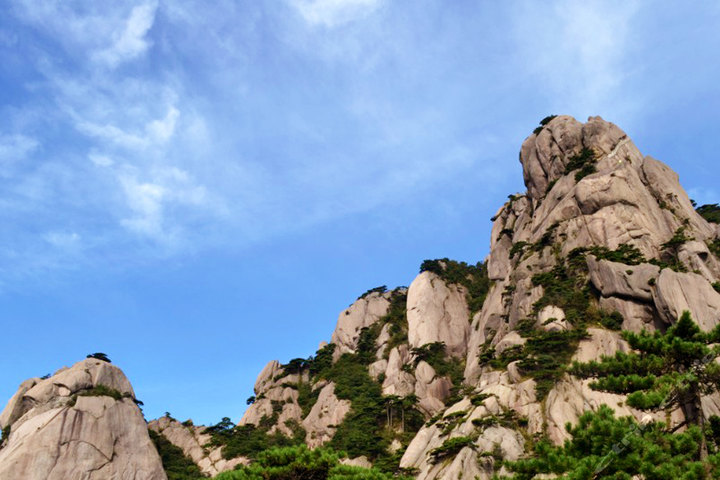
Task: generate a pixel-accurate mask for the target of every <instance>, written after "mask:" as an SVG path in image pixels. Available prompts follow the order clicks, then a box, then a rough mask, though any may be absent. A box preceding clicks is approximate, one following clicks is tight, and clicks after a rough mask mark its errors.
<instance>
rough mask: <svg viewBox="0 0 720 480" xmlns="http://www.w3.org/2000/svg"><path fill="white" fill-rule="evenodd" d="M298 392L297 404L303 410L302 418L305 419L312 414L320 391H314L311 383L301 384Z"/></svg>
mask: <svg viewBox="0 0 720 480" xmlns="http://www.w3.org/2000/svg"><path fill="white" fill-rule="evenodd" d="M297 390H298V398H297V402H298V405H299V406H300V409H301V410H302V416H303V418H305V417H307V415H308V414H309V413H310V410H312V407H314V406H315V403H317V399H318V396H319V395H320V389H319V388H318V389H316V390H313V389H312V385H311V384H310V382H300V383H299V384H298V389H297Z"/></svg>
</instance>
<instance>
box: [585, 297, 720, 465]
mask: <svg viewBox="0 0 720 480" xmlns="http://www.w3.org/2000/svg"><path fill="white" fill-rule="evenodd" d="M622 335H623V338H624V339H625V340H627V342H628V343H629V344H630V347H631V348H632V349H633V350H634V352H631V353H623V352H618V353H616V354H615V356H613V357H603V359H602V360H601V361H600V362H595V361H593V362H589V363H578V362H575V363H574V364H573V366H572V369H571V373H573V374H574V375H576V376H579V377H583V378H593V379H595V380H594V381H593V382H592V383H591V384H590V387H591V388H593V389H595V390H603V391H607V392H612V393H620V394H625V395H627V404H628V405H629V406H631V407H634V408H638V409H640V410H665V411H667V412H671V411H672V410H675V409H676V408H680V409H681V411H682V412H683V415H684V417H685V422H684V423H688V424H691V425H695V426H698V427H700V429H701V431H704V430H705V418H704V415H703V413H702V407H701V403H700V400H701V397H703V396H705V395H709V394H711V393H714V392H716V391H718V390H719V389H720V365H718V364H717V363H716V362H715V359H716V358H717V357H718V356H719V355H720V349H719V348H718V346H716V345H714V344H716V343H717V342H718V341H719V340H720V326H718V327H716V328H715V329H714V330H713V331H711V332H709V333H705V332H703V331H701V330H700V328H699V327H698V326H697V324H695V322H693V320H692V318H691V317H690V313H689V312H687V311H685V312H684V313H683V314H682V316H681V317H680V319H679V320H678V321H677V323H676V324H675V325H673V326H671V327H670V328H668V329H667V331H665V332H655V333H652V334H650V333H648V332H645V331H643V332H641V333H632V332H623V333H622ZM681 425H682V424H681ZM699 440H701V442H700V455H701V456H702V457H705V456H706V455H707V447H706V444H705V439H704V435H701V436H700V439H699Z"/></svg>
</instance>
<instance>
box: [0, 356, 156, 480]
mask: <svg viewBox="0 0 720 480" xmlns="http://www.w3.org/2000/svg"><path fill="white" fill-rule="evenodd" d="M0 421H1V423H0V426H1V427H2V428H6V427H9V428H10V436H9V438H8V441H7V444H6V445H5V447H4V448H3V449H2V450H0V478H3V479H5V478H7V479H22V480H106V479H115V478H117V479H126V478H127V479H132V478H142V479H147V480H165V479H166V478H167V477H166V475H165V472H164V471H163V467H162V463H161V461H160V456H159V455H158V453H157V451H156V450H155V446H154V445H153V443H152V441H151V440H150V436H149V434H148V429H147V424H146V423H145V419H144V418H143V416H142V413H141V412H140V409H139V408H138V406H137V405H136V404H135V394H134V392H133V390H132V387H131V385H130V382H128V380H127V378H126V377H125V375H124V374H123V372H122V371H121V370H120V369H119V368H117V367H116V366H114V365H111V364H109V363H107V362H104V361H102V360H97V359H86V360H83V361H81V362H78V363H76V364H75V365H73V366H72V367H71V368H69V369H64V370H62V371H59V372H58V373H56V374H55V375H53V376H52V377H50V378H47V379H44V380H43V379H32V380H30V381H27V382H23V384H22V385H21V388H20V390H19V391H18V393H17V394H16V395H15V396H13V398H12V399H11V401H10V402H9V403H8V405H7V407H6V408H5V410H4V411H3V413H2V415H1V416H0Z"/></svg>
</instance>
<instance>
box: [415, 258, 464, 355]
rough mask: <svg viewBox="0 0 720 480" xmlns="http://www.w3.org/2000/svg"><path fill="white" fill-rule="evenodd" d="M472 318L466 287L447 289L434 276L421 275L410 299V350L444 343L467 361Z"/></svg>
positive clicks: (454, 286) (456, 286) (445, 285)
mask: <svg viewBox="0 0 720 480" xmlns="http://www.w3.org/2000/svg"><path fill="white" fill-rule="evenodd" d="M469 316H470V311H469V310H468V306H467V303H466V302H465V289H464V288H463V287H462V286H459V285H447V284H445V282H443V281H442V280H441V279H440V278H439V277H438V276H437V275H436V274H434V273H431V272H423V273H421V274H420V275H418V277H417V278H415V280H413V282H412V283H411V284H410V288H409V289H408V299H407V320H408V340H409V342H410V346H412V347H415V348H417V347H421V346H423V345H425V344H427V343H434V342H443V343H444V344H445V347H446V348H447V352H448V353H449V354H450V355H452V356H455V357H464V356H465V353H466V352H467V337H468V335H469V332H470V323H469V321H468V319H469Z"/></svg>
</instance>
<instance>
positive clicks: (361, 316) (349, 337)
mask: <svg viewBox="0 0 720 480" xmlns="http://www.w3.org/2000/svg"><path fill="white" fill-rule="evenodd" d="M391 295H392V293H391V292H385V293H380V292H373V293H370V294H368V295H366V296H363V297H360V298H358V299H357V300H356V301H355V302H354V303H353V304H352V305H350V307H348V308H347V309H346V310H343V311H342V312H340V315H339V316H338V320H337V326H336V327H335V331H334V332H333V334H332V338H331V340H330V342H331V343H334V344H335V345H336V346H337V347H336V348H335V352H334V355H335V358H336V359H337V358H339V356H340V355H342V354H343V353H354V352H355V348H356V347H357V341H358V338H359V337H360V331H361V330H362V329H363V328H365V327H369V326H370V325H372V324H373V323H375V322H377V321H378V320H379V319H380V318H381V317H382V316H384V315H385V314H387V312H388V308H389V307H390V296H391Z"/></svg>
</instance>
